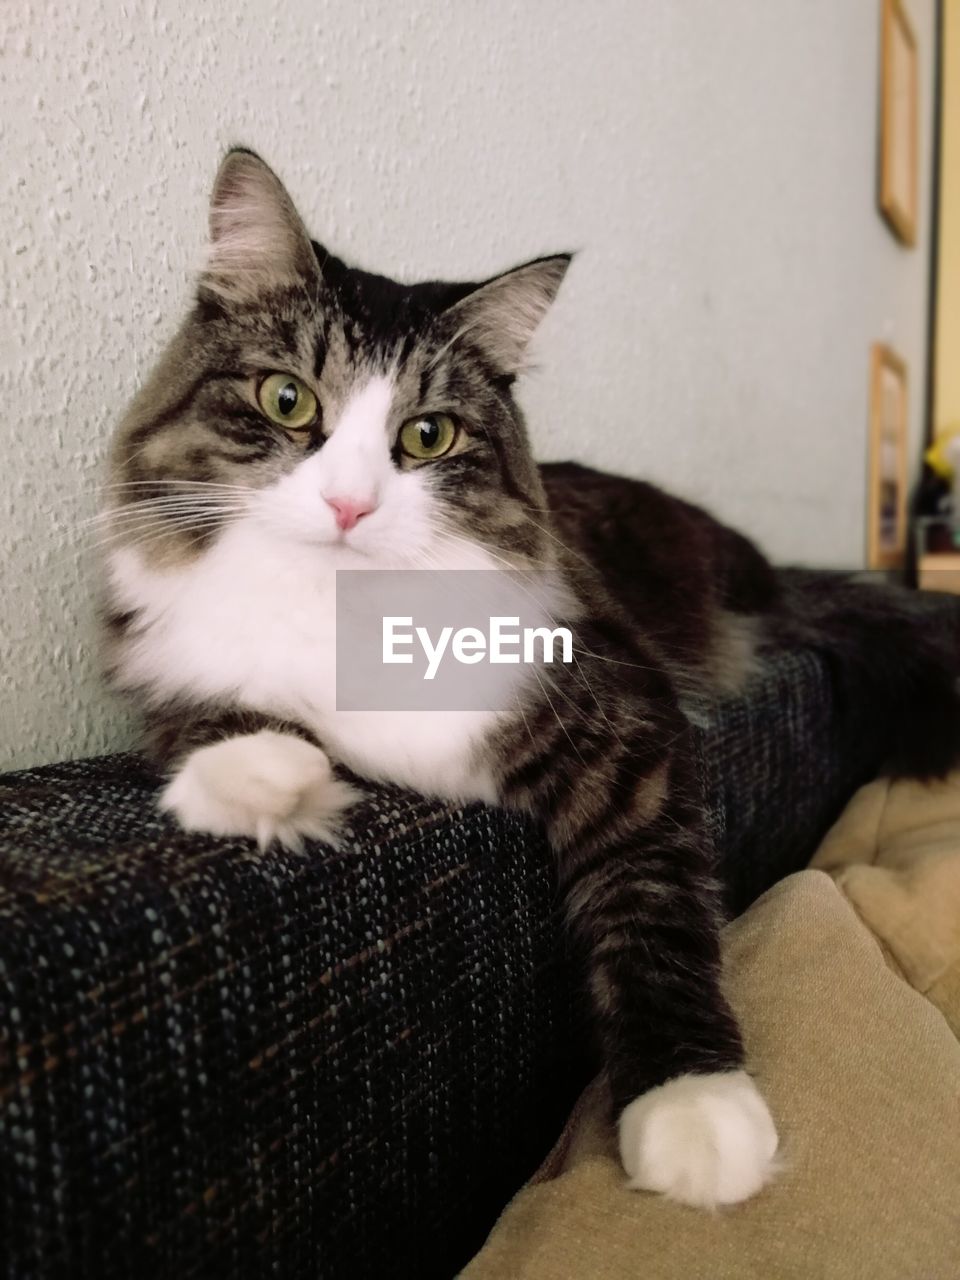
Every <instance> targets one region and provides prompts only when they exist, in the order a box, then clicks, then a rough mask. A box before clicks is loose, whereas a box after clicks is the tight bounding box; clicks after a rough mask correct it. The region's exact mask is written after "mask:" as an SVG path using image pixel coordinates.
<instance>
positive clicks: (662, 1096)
mask: <svg viewBox="0 0 960 1280" xmlns="http://www.w3.org/2000/svg"><path fill="white" fill-rule="evenodd" d="M776 1150H777V1131H776V1128H775V1126H774V1123H773V1120H772V1118H771V1116H770V1112H769V1110H768V1109H767V1104H766V1103H765V1102H764V1100H763V1098H762V1097H761V1095H760V1092H759V1090H758V1089H757V1087H756V1085H755V1084H754V1083H753V1081H752V1080H751V1078H750V1077H749V1076H748V1075H747V1073H746V1072H745V1071H724V1072H716V1073H714V1074H712V1075H702V1076H701V1075H685V1076H678V1077H677V1079H675V1080H668V1081H667V1083H666V1084H663V1085H660V1086H659V1087H658V1088H656V1089H650V1090H649V1091H648V1092H647V1093H644V1094H641V1095H640V1097H639V1098H635V1099H634V1100H633V1102H631V1103H630V1105H629V1106H628V1107H627V1108H626V1110H625V1111H624V1113H623V1115H622V1116H621V1117H620V1158H621V1160H622V1161H623V1167H624V1169H625V1170H626V1171H627V1174H628V1176H629V1179H630V1183H629V1185H630V1186H631V1187H633V1188H636V1189H640V1190H644V1191H660V1192H662V1193H663V1194H664V1195H666V1196H669V1197H670V1198H671V1199H673V1200H679V1201H680V1202H681V1203H683V1204H689V1205H695V1206H698V1207H701V1208H714V1207H716V1206H717V1205H721V1204H737V1203H738V1202H739V1201H741V1200H746V1199H748V1198H749V1197H750V1196H752V1195H755V1194H756V1193H757V1192H758V1191H759V1190H760V1188H761V1187H762V1186H764V1184H765V1183H767V1182H768V1181H769V1179H770V1177H771V1176H772V1174H773V1172H774V1170H775V1165H774V1156H775V1154H776Z"/></svg>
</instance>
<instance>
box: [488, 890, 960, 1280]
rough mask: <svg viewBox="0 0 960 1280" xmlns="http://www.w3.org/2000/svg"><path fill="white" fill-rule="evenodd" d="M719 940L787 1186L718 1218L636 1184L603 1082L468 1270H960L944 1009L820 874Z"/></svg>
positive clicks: (958, 1180) (887, 1278) (959, 1142)
mask: <svg viewBox="0 0 960 1280" xmlns="http://www.w3.org/2000/svg"><path fill="white" fill-rule="evenodd" d="M725 947H726V963H727V972H728V988H729V994H730V998H731V1000H732V1003H733V1005H734V1007H735V1008H736V1010H737V1011H738V1013H739V1015H740V1017H741V1019H742V1022H743V1027H744V1031H745V1034H746V1038H747V1043H748V1045H749V1046H750V1050H751V1067H752V1069H753V1070H754V1073H755V1074H756V1076H757V1079H758V1081H759V1083H760V1085H761V1088H762V1089H763V1091H764V1093H765V1094H766V1096H767V1098H768V1100H769V1102H770V1105H771V1108H772V1111H773V1114H774V1116H775V1117H776V1119H777V1122H778V1125H779V1128H780V1132H781V1135H782V1139H783V1141H782V1153H783V1160H784V1166H785V1167H784V1169H783V1171H782V1173H781V1174H780V1176H779V1177H778V1179H777V1180H776V1182H775V1183H774V1184H773V1185H771V1186H770V1187H768V1188H766V1189H765V1190H764V1191H763V1192H761V1194H760V1195H759V1196H758V1197H756V1199H754V1200H752V1201H749V1202H748V1203H746V1204H743V1205H739V1206H736V1207H734V1208H731V1209H728V1210H724V1211H722V1212H718V1213H715V1214H709V1213H704V1212H701V1211H697V1210H693V1209H688V1208H684V1207H682V1206H679V1205H675V1204H671V1203H668V1202H666V1201H665V1200H663V1199H661V1198H659V1197H656V1196H653V1195H649V1194H644V1193H637V1192H631V1191H627V1190H626V1189H625V1188H624V1186H623V1175H622V1172H621V1170H620V1167H619V1164H618V1162H617V1158H616V1152H615V1148H614V1140H613V1134H612V1132H611V1130H610V1128H609V1126H608V1125H607V1123H606V1116H605V1109H604V1105H603V1101H602V1098H601V1097H600V1093H599V1089H598V1088H597V1087H596V1086H595V1087H594V1088H593V1089H592V1090H590V1091H588V1094H587V1095H585V1097H584V1099H582V1100H581V1106H580V1108H579V1109H578V1112H577V1113H576V1114H575V1116H574V1117H573V1118H572V1121H571V1125H570V1126H568V1130H567V1132H566V1134H565V1135H564V1138H562V1139H561V1142H560V1144H558V1148H557V1150H556V1152H555V1153H554V1157H553V1160H552V1162H548V1165H547V1167H546V1168H545V1170H544V1171H543V1174H544V1177H543V1178H542V1179H541V1180H540V1181H539V1182H536V1183H535V1184H534V1185H531V1186H529V1187H527V1188H526V1189H525V1190H523V1191H522V1192H521V1193H520V1194H519V1195H518V1196H517V1197H516V1198H515V1199H514V1201H513V1202H512V1204H510V1205H509V1206H508V1208H507V1209H506V1211H505V1212H504V1214H503V1216H502V1217H501V1219H500V1221H499V1222H498V1223H497V1225H496V1227H495V1228H494V1230H493V1232H492V1234H491V1236H490V1238H489V1240H488V1242H487V1244H486V1246H485V1247H484V1248H483V1250H481V1252H480V1253H479V1255H478V1256H477V1257H476V1258H475V1259H474V1260H473V1262H472V1263H471V1264H470V1265H469V1266H468V1267H467V1268H466V1271H465V1272H464V1273H463V1274H464V1276H465V1277H466V1278H467V1280H614V1278H616V1280H620V1278H621V1277H622V1278H623V1280H628V1278H629V1280H699V1278H700V1277H702V1278H703V1280H754V1278H755V1280H793V1278H794V1277H795V1278H796V1280H819V1278H820V1277H827V1278H829V1280H833V1278H836V1280H845V1278H847V1277H850V1278H851V1280H853V1278H854V1277H855V1278H856V1280H914V1278H915V1280H958V1278H960V1046H958V1043H957V1040H956V1038H955V1037H954V1035H953V1034H952V1033H951V1031H950V1028H949V1027H948V1025H947V1023H946V1021H945V1020H944V1017H943V1016H942V1014H941V1013H940V1012H939V1011H938V1010H937V1009H936V1008H935V1007H934V1006H933V1005H932V1004H931V1003H930V1002H929V1001H928V1000H926V999H925V998H924V997H923V996H922V995H920V994H918V993H917V992H916V991H914V990H912V989H911V987H910V986H908V985H907V983H906V982H904V981H903V980H902V979H901V978H900V977H898V976H897V975H896V974H895V973H894V972H893V971H892V970H891V969H890V967H889V966H888V965H887V963H885V961H884V958H883V954H882V952H881V949H880V946H879V944H878V943H877V941H876V940H875V939H874V937H873V936H872V934H871V933H870V932H869V931H868V930H867V929H866V928H865V927H864V926H863V925H862V924H861V923H860V921H859V920H858V918H857V916H856V913H855V912H854V910H853V909H852V907H851V906H850V905H849V903H848V902H847V901H846V899H845V898H844V897H843V895H842V894H841V892H840V891H839V890H838V889H837V887H836V886H835V884H834V883H833V881H832V880H831V879H830V877H829V876H827V875H826V874H824V873H823V872H820V871H803V872H800V873H799V874H798V875H795V876H791V877H790V878H789V879H788V880H785V881H783V882H782V883H781V884H779V885H777V886H775V887H774V888H773V889H771V890H770V892H769V893H768V894H766V895H765V897H764V898H762V899H761V900H760V901H759V902H758V903H756V904H755V905H754V906H753V907H752V908H751V909H750V911H749V912H747V914H746V915H745V916H743V917H742V918H741V919H740V920H738V921H736V922H735V923H734V924H733V925H731V926H730V927H729V929H728V930H727V934H726V942H725ZM551 1175H554V1176H551Z"/></svg>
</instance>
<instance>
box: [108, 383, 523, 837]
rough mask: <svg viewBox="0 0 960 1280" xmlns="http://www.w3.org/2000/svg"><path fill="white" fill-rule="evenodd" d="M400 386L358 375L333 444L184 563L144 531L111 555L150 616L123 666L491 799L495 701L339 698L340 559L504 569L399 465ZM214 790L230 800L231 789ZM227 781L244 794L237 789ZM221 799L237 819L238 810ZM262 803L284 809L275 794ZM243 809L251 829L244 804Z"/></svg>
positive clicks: (185, 803)
mask: <svg viewBox="0 0 960 1280" xmlns="http://www.w3.org/2000/svg"><path fill="white" fill-rule="evenodd" d="M391 397H392V385H391V383H390V382H389V380H388V379H386V378H383V377H377V378H374V379H372V380H370V381H368V382H367V383H365V384H364V385H362V386H360V387H359V388H358V389H357V391H356V392H355V394H354V396H353V397H352V398H351V400H350V401H349V402H348V404H347V405H346V406H345V408H344V410H343V412H342V413H341V414H340V416H339V418H338V420H337V421H336V422H335V423H334V424H333V427H332V432H331V436H330V439H329V440H328V442H327V443H326V444H325V445H324V447H323V449H321V450H319V451H318V452H316V453H314V454H311V455H310V456H308V457H307V458H306V459H304V461H303V462H302V463H301V464H300V465H299V466H298V467H297V468H295V469H294V470H293V471H292V472H290V473H289V474H288V475H287V476H285V477H283V478H282V479H281V480H280V481H278V482H277V483H276V484H275V485H273V486H270V487H269V488H267V489H264V490H261V491H259V492H257V493H254V494H253V495H252V497H251V499H250V503H249V508H248V510H247V511H246V512H245V513H244V514H243V515H242V516H240V517H239V518H238V519H236V520H235V521H234V522H233V523H231V524H230V525H229V526H227V527H226V528H225V529H224V531H223V532H222V533H221V534H220V535H219V537H218V538H217V539H216V541H215V542H214V543H213V544H212V545H211V546H210V547H209V548H208V549H207V550H206V551H204V553H203V554H202V555H200V556H199V557H197V558H196V559H194V560H192V561H190V562H189V563H186V564H184V565H180V566H177V567H174V568H155V567H152V566H151V565H149V563H148V562H147V561H146V560H145V558H144V556H143V554H142V553H141V552H140V550H139V549H138V548H137V547H136V545H131V546H128V547H121V548H120V549H118V550H117V551H115V552H114V553H113V554H112V556H111V558H110V578H111V588H112V592H113V595H114V597H115V600H116V602H117V603H118V605H120V606H121V607H123V608H125V609H132V610H136V611H138V613H139V618H140V623H141V625H140V627H139V628H138V635H137V638H136V639H133V640H131V641H130V643H129V644H128V645H127V646H126V647H125V649H124V651H123V653H122V655H121V658H120V663H121V666H120V676H121V680H122V682H123V683H125V684H128V685H129V686H131V687H134V688H140V689H142V688H146V689H148V690H150V692H151V694H152V696H154V697H155V698H157V699H158V700H176V699H178V698H181V699H184V700H186V701H190V700H197V699H199V700H201V701H202V700H209V701H213V702H216V701H218V700H220V701H224V702H227V703H239V705H242V706H245V707H248V708H251V709H253V710H259V711H262V712H264V713H267V714H271V715H275V716H279V717H283V718H289V719H292V720H295V721H297V722H298V723H300V724H303V725H304V726H306V727H308V728H309V729H311V730H312V731H313V733H314V734H315V735H316V737H317V739H318V740H319V741H320V742H322V743H323V744H324V747H325V748H326V749H327V750H328V751H329V753H330V755H331V757H332V758H333V759H335V760H338V761H341V762H342V763H344V764H346V765H348V766H350V767H351V768H353V769H355V770H356V771H357V772H358V773H360V774H362V775H364V776H366V777H370V778H380V779H386V780H389V781H393V782H396V783H399V784H401V785H407V786H409V787H412V788H414V789H416V790H418V791H421V792H424V793H426V794H432V795H441V796H445V797H449V798H453V799H481V800H487V801H492V800H494V799H495V798H496V797H495V787H494V783H493V780H492V778H491V776H490V774H489V773H488V772H487V771H486V770H484V769H481V768H478V767H477V765H476V762H475V748H476V746H477V744H478V742H479V741H480V740H482V738H483V737H484V736H485V735H486V734H487V733H488V732H489V730H490V728H491V726H492V724H493V723H494V720H495V714H494V713H493V712H490V711H448V712H416V711H409V712H407V711H391V712H387V711H369V712H367V711H339V710H338V709H337V707H336V571H337V569H364V568H379V569H385V568H393V569H400V568H420V569H422V568H436V569H487V570H491V569H497V568H499V567H500V566H499V564H498V563H497V561H495V560H494V559H492V558H491V557H490V556H489V555H488V554H487V553H486V552H485V551H484V550H483V549H482V548H480V547H476V546H469V545H464V543H463V542H460V541H453V540H446V539H445V538H444V537H443V536H442V534H441V533H440V532H439V531H438V528H437V515H436V512H435V510H434V506H433V500H432V498H431V495H430V491H429V487H428V485H427V483H426V481H425V479H424V476H423V473H422V472H421V471H416V470H414V471H409V472H401V471H398V470H397V469H396V467H394V466H393V464H392V462H391V459H390V439H389V436H388V415H389V410H390V401H391ZM325 495H327V496H336V497H344V498H353V499H360V498H363V499H368V500H373V501H375V502H376V509H375V510H374V511H373V512H372V513H371V514H370V515H367V516H365V517H364V518H363V519H362V520H360V521H359V523H358V524H357V525H356V526H355V527H354V528H353V529H351V530H349V531H348V532H346V533H343V532H341V531H340V530H339V529H338V528H337V525H336V520H335V517H334V513H333V511H332V510H331V508H330V507H329V506H328V504H327V503H326V501H325V500H324V496H325ZM192 759H193V757H191V761H192ZM191 761H188V763H187V766H186V768H185V770H184V772H187V771H188V770H190V764H191ZM205 776H206V775H205ZM218 777H219V775H218ZM191 778H192V772H191ZM178 781H179V779H178V780H175V782H174V784H173V786H174V787H176V786H177V782H178ZM214 790H215V791H216V795H217V798H218V800H219V801H224V800H225V797H226V794H227V793H226V792H225V791H224V788H223V787H222V786H221V785H219V783H218V785H217V787H216V788H214ZM229 794H230V795H232V796H234V799H235V801H236V803H237V804H238V805H242V794H240V793H236V794H235V793H234V792H233V791H231V792H230V793H229ZM167 795H168V799H169V798H170V796H171V795H172V796H173V803H174V804H175V805H176V806H177V809H176V811H177V812H180V813H182V814H184V815H186V814H187V813H188V812H189V813H190V814H191V815H195V814H196V813H198V812H200V811H202V813H203V814H204V815H205V818H206V826H205V829H207V830H212V829H214V828H213V827H212V826H210V821H211V818H210V816H209V813H208V809H209V806H208V807H207V808H203V805H202V804H201V802H200V801H198V800H197V789H196V786H194V785H193V781H185V782H183V783H182V784H181V786H180V787H178V788H177V790H176V791H169V792H168V793H167ZM218 813H219V817H218V818H217V819H216V821H218V822H219V824H220V826H219V829H221V830H226V829H227V828H226V826H225V824H226V823H227V822H228V818H227V817H226V815H225V814H224V813H223V812H222V811H218ZM266 817H267V819H268V825H269V823H271V822H273V821H274V819H275V813H274V809H273V808H270V809H269V812H267V814H266ZM238 821H240V822H242V824H243V828H244V830H250V829H251V828H250V822H249V814H248V813H247V811H246V810H242V817H241V818H240V819H238ZM192 825H198V824H197V822H196V821H194V822H193V823H192Z"/></svg>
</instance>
